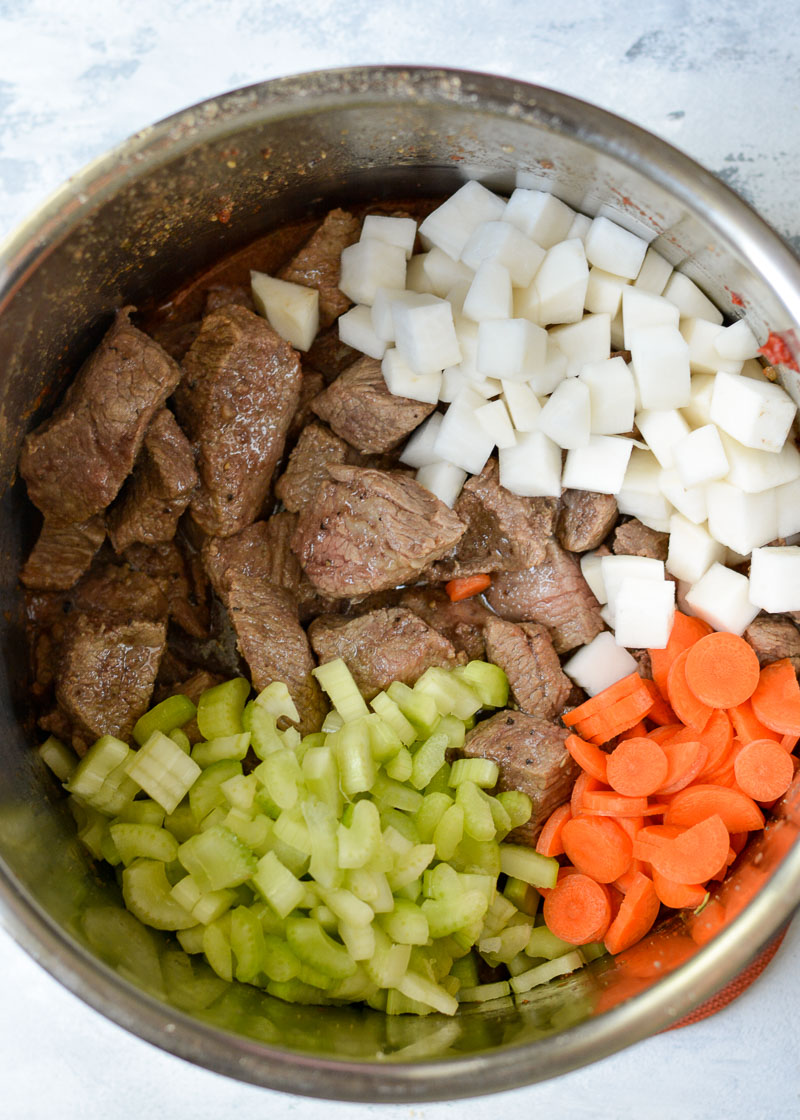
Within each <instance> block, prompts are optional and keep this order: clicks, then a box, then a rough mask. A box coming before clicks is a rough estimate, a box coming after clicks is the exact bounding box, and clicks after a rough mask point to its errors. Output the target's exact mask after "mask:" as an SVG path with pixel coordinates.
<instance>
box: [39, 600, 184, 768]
mask: <svg viewBox="0 0 800 1120" xmlns="http://www.w3.org/2000/svg"><path fill="white" fill-rule="evenodd" d="M166 630H167V624H166V622H165V621H164V622H151V621H149V620H147V619H141V618H140V619H134V620H132V621H127V622H117V621H111V620H109V619H108V618H106V617H104V616H103V615H96V614H92V615H90V614H78V615H76V616H75V617H74V619H72V620H71V623H70V626H69V628H68V630H67V632H66V635H65V638H64V642H63V645H62V649H61V663H60V666H59V672H58V681H57V684H56V699H57V700H58V704H59V707H60V708H61V710H62V712H64V714H65V715H66V716H67V718H68V719H69V720H70V722H71V724H72V726H73V729H74V731H73V743H74V744H75V746H76V748H79V747H82V746H84V745H87V744H90V743H92V742H94V740H95V739H97V738H99V737H100V736H101V735H106V734H108V735H117V736H118V737H119V738H120V739H128V738H130V735H131V732H132V731H133V725H134V724H135V723H136V721H137V719H138V718H139V716H141V715H143V713H144V712H145V711H146V710H147V707H148V704H149V703H150V696H151V694H152V691H153V685H154V684H155V680H156V675H157V673H158V666H159V662H160V661H161V655H162V654H163V652H164V646H165V644H166Z"/></svg>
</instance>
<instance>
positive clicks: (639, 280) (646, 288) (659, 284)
mask: <svg viewBox="0 0 800 1120" xmlns="http://www.w3.org/2000/svg"><path fill="white" fill-rule="evenodd" d="M671 275H672V265H671V264H670V263H669V261H668V260H665V259H664V257H662V256H661V254H660V253H658V252H656V250H655V249H654V248H653V247H652V245H651V246H650V247H649V248H648V250H647V252H646V253H645V255H644V260H643V261H642V267H641V268H640V269H639V274H638V276H637V277H636V279H635V280H634V282H633V284H634V287H636V288H641V290H642V291H643V292H652V294H653V295H654V296H660V295H661V293H662V292H663V291H664V288H665V287H666V286H667V281H668V280H669V278H670V276H671Z"/></svg>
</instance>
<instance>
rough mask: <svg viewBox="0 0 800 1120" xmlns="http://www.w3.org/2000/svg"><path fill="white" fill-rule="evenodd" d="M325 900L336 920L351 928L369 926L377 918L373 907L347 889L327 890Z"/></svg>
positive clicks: (324, 895)
mask: <svg viewBox="0 0 800 1120" xmlns="http://www.w3.org/2000/svg"><path fill="white" fill-rule="evenodd" d="M323 898H324V899H325V902H326V904H327V905H328V906H329V907H330V909H331V911H332V912H333V913H334V915H335V916H336V918H337V919H338V920H339V921H340V922H346V923H347V924H348V925H350V926H368V925H369V924H370V923H371V921H372V919H373V918H374V917H375V914H374V912H373V910H372V907H371V906H369V905H368V904H367V903H366V902H363V901H362V900H361V899H360V898H358V897H357V896H356V895H354V894H353V892H352V891H349V890H347V888H346V887H335V888H333V889H332V890H327V891H325V892H324V894H323Z"/></svg>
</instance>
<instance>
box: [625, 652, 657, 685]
mask: <svg viewBox="0 0 800 1120" xmlns="http://www.w3.org/2000/svg"><path fill="white" fill-rule="evenodd" d="M628 653H629V654H630V655H631V657H632V658H633V660H634V661H635V662H636V664H637V666H638V667H639V676H640V677H644V678H645V680H648V681H651V680H652V679H653V664H652V662H651V660H650V651H649V650H646V649H629V650H628Z"/></svg>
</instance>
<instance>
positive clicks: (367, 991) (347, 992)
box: [328, 965, 378, 1003]
mask: <svg viewBox="0 0 800 1120" xmlns="http://www.w3.org/2000/svg"><path fill="white" fill-rule="evenodd" d="M377 990H378V988H377V986H376V985H375V984H373V982H372V981H371V980H370V978H369V976H368V975H367V972H366V969H365V968H362V967H361V966H360V965H357V966H356V970H355V972H354V973H353V974H352V976H346V977H345V978H344V980H337V981H336V983H335V984H331V986H330V987H329V988H328V995H329V996H330V997H331V999H341V1000H346V1001H347V1002H348V1003H354V1002H355V1003H361V1002H363V1001H364V1000H365V999H367V997H368V996H371V995H372V993H373V992H377Z"/></svg>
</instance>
